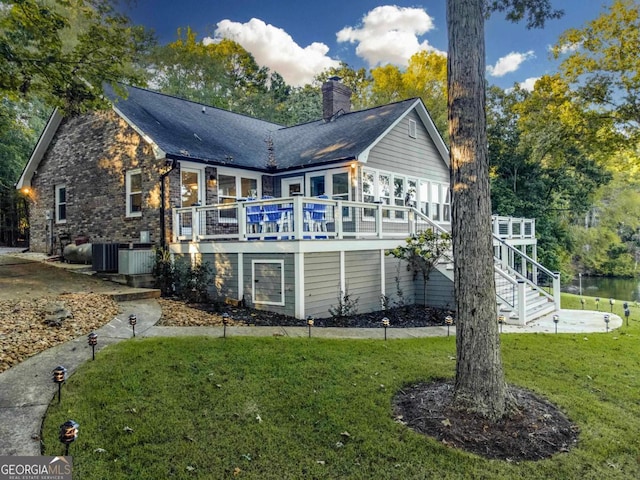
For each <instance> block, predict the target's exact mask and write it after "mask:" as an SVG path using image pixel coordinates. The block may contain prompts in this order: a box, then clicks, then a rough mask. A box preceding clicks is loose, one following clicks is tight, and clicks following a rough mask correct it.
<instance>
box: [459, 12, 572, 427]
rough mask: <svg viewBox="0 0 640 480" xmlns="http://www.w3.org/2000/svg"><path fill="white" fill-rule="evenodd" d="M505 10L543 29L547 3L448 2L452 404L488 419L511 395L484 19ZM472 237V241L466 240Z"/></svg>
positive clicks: (505, 409) (505, 405)
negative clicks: (498, 273)
mask: <svg viewBox="0 0 640 480" xmlns="http://www.w3.org/2000/svg"><path fill="white" fill-rule="evenodd" d="M493 10H498V11H503V10H506V11H507V18H509V19H510V20H519V19H521V18H523V17H524V16H526V17H527V25H528V26H541V25H543V24H544V20H545V18H548V17H549V16H554V15H559V14H560V12H552V11H551V8H550V5H549V2H548V0H495V1H488V2H486V3H485V1H484V0H447V27H448V65H447V71H448V112H449V137H450V144H451V148H450V152H451V153H450V157H451V189H452V194H453V201H452V234H453V254H454V290H455V297H456V308H457V315H456V319H457V322H458V323H457V331H456V348H457V362H456V378H455V387H454V405H455V406H456V407H458V408H462V409H465V410H467V411H469V412H473V413H476V414H478V415H480V416H482V417H486V418H488V419H490V420H496V419H498V418H500V417H502V416H504V415H505V414H506V413H507V412H508V411H509V408H510V403H511V399H510V395H509V393H508V389H507V385H506V382H505V378H504V371H503V368H502V360H501V357H500V340H499V332H498V324H497V321H496V313H497V312H496V289H495V279H494V271H493V246H492V235H491V198H490V194H489V163H488V155H487V131H486V117H485V40H484V18H485V14H487V13H489V12H491V11H493ZM471 238H473V239H474V240H473V241H470V240H469V239H471Z"/></svg>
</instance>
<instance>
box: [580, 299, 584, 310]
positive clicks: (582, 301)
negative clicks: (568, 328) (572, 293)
mask: <svg viewBox="0 0 640 480" xmlns="http://www.w3.org/2000/svg"><path fill="white" fill-rule="evenodd" d="M580 303H581V304H582V309H583V310H584V298H581V299H580Z"/></svg>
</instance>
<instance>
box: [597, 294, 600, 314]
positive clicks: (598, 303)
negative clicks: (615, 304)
mask: <svg viewBox="0 0 640 480" xmlns="http://www.w3.org/2000/svg"><path fill="white" fill-rule="evenodd" d="M596 310H597V311H600V297H596Z"/></svg>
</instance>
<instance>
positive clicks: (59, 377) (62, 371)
mask: <svg viewBox="0 0 640 480" xmlns="http://www.w3.org/2000/svg"><path fill="white" fill-rule="evenodd" d="M51 375H52V378H53V381H54V382H55V383H57V384H58V403H60V397H61V395H62V384H63V383H64V381H65V380H66V379H67V369H66V368H64V367H63V366H62V365H58V366H57V367H56V368H54V369H53V371H52V372H51Z"/></svg>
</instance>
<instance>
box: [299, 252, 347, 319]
mask: <svg viewBox="0 0 640 480" xmlns="http://www.w3.org/2000/svg"><path fill="white" fill-rule="evenodd" d="M304 284H305V292H304V296H305V297H304V306H305V313H306V314H307V315H312V316H314V317H316V318H325V317H329V316H330V314H329V308H330V307H335V306H337V304H338V295H339V293H340V254H339V253H338V252H328V253H307V254H305V256H304Z"/></svg>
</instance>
